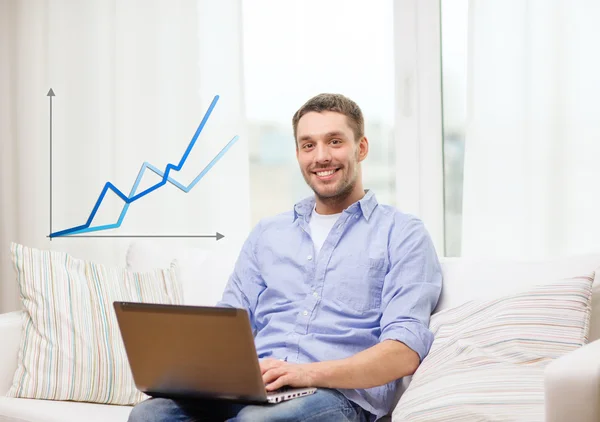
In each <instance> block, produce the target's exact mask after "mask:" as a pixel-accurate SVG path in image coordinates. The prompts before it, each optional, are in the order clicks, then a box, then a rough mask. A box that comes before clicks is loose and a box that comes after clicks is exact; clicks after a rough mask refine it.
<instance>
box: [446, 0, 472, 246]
mask: <svg viewBox="0 0 600 422" xmlns="http://www.w3.org/2000/svg"><path fill="white" fill-rule="evenodd" d="M467 8H468V0H452V1H447V0H446V1H442V2H441V17H442V19H441V32H442V86H443V120H444V131H443V142H444V212H445V215H444V227H445V233H444V239H445V249H446V256H460V255H461V237H462V204H463V169H464V151H465V129H466V118H467V95H466V93H467V34H468V32H467V31H468V10H467Z"/></svg>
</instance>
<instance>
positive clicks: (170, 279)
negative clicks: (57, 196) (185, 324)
mask: <svg viewBox="0 0 600 422" xmlns="http://www.w3.org/2000/svg"><path fill="white" fill-rule="evenodd" d="M11 252H12V259H13V263H14V265H15V267H16V270H17V277H18V283H19V288H20V292H21V300H22V303H23V310H24V321H23V333H22V336H21V345H20V349H19V355H18V367H17V371H16V372H15V376H14V379H13V385H12V387H11V389H10V390H9V392H8V393H7V396H9V397H23V398H33V399H48V400H73V401H84V402H95V403H105V404H109V403H110V404H120V405H132V404H136V403H138V402H140V401H142V400H143V399H144V398H146V396H145V395H144V394H143V393H141V392H140V391H138V390H137V389H136V387H135V384H134V383H133V378H132V376H131V371H130V368H129V362H128V360H127V355H126V354H125V348H124V346H123V342H122V339H121V334H120V331H119V327H118V324H117V320H116V316H115V313H114V308H113V301H132V302H154V303H174V304H178V303H181V302H182V297H181V288H180V286H179V284H178V282H177V280H176V277H175V274H176V272H175V268H174V267H173V266H172V267H171V268H170V269H165V270H154V271H150V272H144V273H135V272H131V271H127V270H125V269H117V268H108V267H104V266H102V265H98V264H94V263H91V262H86V261H83V260H81V259H76V258H73V257H72V256H70V255H69V254H66V253H63V252H53V251H41V250H37V249H32V248H28V247H25V246H22V245H18V244H15V243H13V244H12V245H11Z"/></svg>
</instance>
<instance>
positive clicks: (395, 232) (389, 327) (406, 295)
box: [379, 218, 442, 361]
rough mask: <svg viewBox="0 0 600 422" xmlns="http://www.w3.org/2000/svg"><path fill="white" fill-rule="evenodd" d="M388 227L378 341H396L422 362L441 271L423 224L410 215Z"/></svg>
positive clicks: (428, 343) (430, 338) (438, 295)
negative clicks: (388, 265) (387, 254)
mask: <svg viewBox="0 0 600 422" xmlns="http://www.w3.org/2000/svg"><path fill="white" fill-rule="evenodd" d="M398 223H399V222H398V221H396V224H395V225H394V226H393V227H392V229H391V231H392V232H391V233H390V237H389V239H390V240H389V249H388V250H389V258H390V270H389V272H388V273H387V275H386V277H385V279H384V284H383V290H382V310H383V312H382V317H381V322H380V326H381V335H380V338H379V340H380V341H384V340H396V341H400V342H402V343H404V344H405V345H406V346H408V347H409V348H411V349H412V350H414V351H415V352H416V353H417V354H418V355H419V358H420V360H421V361H422V360H423V359H424V358H425V356H427V353H429V349H430V348H431V344H432V343H433V334H432V332H431V331H430V330H429V328H428V327H429V319H430V317H431V313H432V312H433V309H435V306H436V305H437V302H438V300H439V297H440V293H441V289H442V272H441V268H440V263H439V260H438V257H437V254H436V251H435V247H434V245H433V242H432V240H431V237H430V236H429V233H428V232H427V230H426V229H425V226H424V225H423V223H422V222H421V221H420V220H419V219H417V218H411V219H409V220H408V221H407V222H405V223H404V224H398Z"/></svg>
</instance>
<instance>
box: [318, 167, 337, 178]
mask: <svg viewBox="0 0 600 422" xmlns="http://www.w3.org/2000/svg"><path fill="white" fill-rule="evenodd" d="M338 170H339V169H324V170H319V171H315V172H314V174H316V175H317V177H318V178H319V179H320V180H328V179H331V178H332V177H333V175H334V174H335V173H336V172H337V171H338Z"/></svg>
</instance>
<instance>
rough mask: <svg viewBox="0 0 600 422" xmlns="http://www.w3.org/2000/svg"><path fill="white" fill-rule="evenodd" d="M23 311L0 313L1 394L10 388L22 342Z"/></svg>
mask: <svg viewBox="0 0 600 422" xmlns="http://www.w3.org/2000/svg"><path fill="white" fill-rule="evenodd" d="M22 317H23V313H22V312H10V313H7V314H0V396H3V395H5V394H6V393H7V392H8V390H9V389H10V387H11V385H12V382H13V377H14V375H15V371H16V370H17V355H18V353H19V344H20V342H21V324H22Z"/></svg>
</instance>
